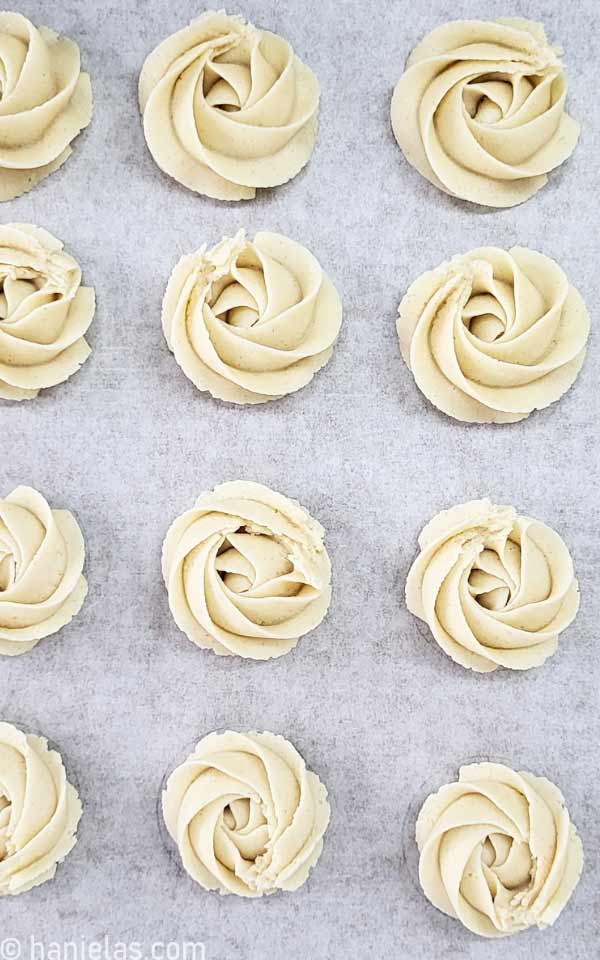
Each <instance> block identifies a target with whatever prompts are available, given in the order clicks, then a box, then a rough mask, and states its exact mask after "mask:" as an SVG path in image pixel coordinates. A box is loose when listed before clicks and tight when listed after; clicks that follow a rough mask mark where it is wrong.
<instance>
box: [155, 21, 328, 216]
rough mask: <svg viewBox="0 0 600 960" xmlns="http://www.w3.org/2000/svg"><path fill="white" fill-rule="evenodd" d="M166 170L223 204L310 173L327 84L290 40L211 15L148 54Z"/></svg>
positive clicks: (158, 146)
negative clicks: (321, 93)
mask: <svg viewBox="0 0 600 960" xmlns="http://www.w3.org/2000/svg"><path fill="white" fill-rule="evenodd" d="M139 101H140V110H141V112H142V115H143V120H144V134H145V136H146V142H147V144H148V147H149V149H150V152H151V154H152V156H153V157H154V159H155V161H156V163H157V164H158V166H159V167H160V168H161V169H162V170H164V171H165V173H168V174H169V175H170V176H172V177H174V178H175V180H178V181H179V183H181V184H183V185H184V186H185V187H188V188H189V189H190V190H195V191H196V192H197V193H200V194H204V195H206V196H208V197H214V198H215V199H217V200H248V199H251V198H252V197H254V196H255V194H256V190H257V188H261V187H275V186H278V185H279V184H281V183H285V182H286V181H287V180H290V179H291V178H292V177H295V176H296V174H297V173H298V172H299V171H300V170H301V169H302V167H303V166H304V165H305V164H306V163H307V162H308V159H309V157H310V155H311V153H312V151H313V148H314V145H315V140H316V136H317V115H318V107H319V84H318V82H317V79H316V77H315V75H314V74H313V72H312V71H311V70H310V69H309V68H308V67H307V66H306V65H305V64H304V63H302V61H301V60H300V59H299V58H298V57H297V56H295V54H294V52H293V50H292V48H291V46H290V45H289V43H288V42H287V41H286V40H284V39H283V38H282V37H279V36H277V35H276V34H273V33H269V32H268V31H266V30H259V29H257V28H256V27H253V26H252V24H250V23H246V22H245V21H244V20H243V19H242V18H241V17H239V16H227V14H226V13H225V11H224V10H220V11H218V12H214V11H209V12H207V13H204V14H202V16H201V17H198V19H197V20H193V21H192V23H190V24H189V25H188V26H187V27H184V28H183V30H179V31H178V32H177V33H174V34H173V35H172V36H171V37H168V39H166V40H164V41H163V42H162V43H160V44H159V45H158V47H156V49H155V50H153V52H152V53H151V54H150V55H149V56H148V57H147V58H146V62H145V63H144V66H143V69H142V72H141V74H140V82H139Z"/></svg>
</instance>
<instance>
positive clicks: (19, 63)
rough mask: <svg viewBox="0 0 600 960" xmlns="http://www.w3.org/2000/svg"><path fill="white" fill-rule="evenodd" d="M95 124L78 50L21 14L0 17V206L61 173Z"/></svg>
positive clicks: (87, 83) (6, 14)
mask: <svg viewBox="0 0 600 960" xmlns="http://www.w3.org/2000/svg"><path fill="white" fill-rule="evenodd" d="M91 119H92V88H91V84H90V78H89V76H88V75H87V73H82V72H81V66H80V58H79V47H78V46H77V44H76V43H74V42H73V41H72V40H67V39H66V37H59V36H58V35H57V34H56V33H55V32H54V30H50V29H49V28H48V27H34V25H33V24H32V23H31V21H30V20H28V19H27V17H23V16H21V14H20V13H8V12H6V11H3V12H1V13H0V201H3V200H12V199H13V198H14V197H18V196H20V195H21V194H22V193H25V192H26V191H27V190H31V188H32V187H34V186H35V185H36V183H39V181H40V180H43V179H44V178H45V177H47V176H48V175H49V174H50V173H53V172H54V171H55V170H58V168H59V167H60V166H62V164H63V163H64V162H65V160H66V159H67V158H68V157H69V156H70V155H71V152H72V150H71V143H72V141H73V140H74V139H75V137H76V136H77V134H78V133H80V132H81V130H83V129H84V127H87V125H88V123H89V122H90V120H91Z"/></svg>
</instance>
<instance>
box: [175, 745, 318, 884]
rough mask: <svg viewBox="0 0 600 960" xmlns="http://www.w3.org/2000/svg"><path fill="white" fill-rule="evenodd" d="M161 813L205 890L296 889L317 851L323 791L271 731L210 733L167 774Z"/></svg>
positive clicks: (299, 759)
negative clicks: (183, 760)
mask: <svg viewBox="0 0 600 960" xmlns="http://www.w3.org/2000/svg"><path fill="white" fill-rule="evenodd" d="M163 813H164V818H165V823H166V825H167V828H168V830H169V833H170V834H171V837H172V838H173V840H174V841H175V843H176V844H177V846H178V848H179V853H180V855H181V859H182V862H183V866H184V867H185V869H186V870H187V872H188V873H189V874H190V876H191V877H192V878H193V879H194V880H195V881H196V882H197V883H199V884H200V886H202V887H203V888H204V889H205V890H218V891H219V892H220V893H222V894H227V893H235V894H237V895H238V896H240V897H260V896H262V895H263V894H269V893H275V892H276V891H277V890H288V891H290V890H297V889H298V887H300V886H301V885H302V884H303V883H304V882H305V880H306V879H307V877H308V874H309V871H310V869H311V867H313V866H314V865H315V863H316V862H317V860H318V859H319V857H320V855H321V851H322V849H323V834H324V833H325V830H326V829H327V824H328V823H329V804H328V803H327V790H326V789H325V787H324V786H323V784H322V783H321V781H320V780H319V778H318V777H317V775H316V774H314V773H312V772H311V771H310V770H307V769H306V764H305V763H304V760H303V759H302V757H301V756H300V754H299V753H298V751H297V750H296V749H295V748H294V747H293V746H292V744H291V743H289V742H288V741H287V740H284V738H283V737H280V736H275V735H274V734H272V733H234V732H232V731H227V732H226V733H211V734H209V735H208V736H207V737H204V739H203V740H201V741H200V743H199V744H198V745H197V747H196V749H195V750H194V752H193V753H192V754H191V755H190V756H189V757H188V759H187V760H186V761H185V763H183V764H181V766H180V767H177V769H176V770H175V771H174V772H173V773H172V774H171V776H170V777H169V780H168V782H167V788H166V790H165V791H164V792H163Z"/></svg>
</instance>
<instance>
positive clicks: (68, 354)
mask: <svg viewBox="0 0 600 960" xmlns="http://www.w3.org/2000/svg"><path fill="white" fill-rule="evenodd" d="M0 103H1V101H0ZM94 310H95V297H94V291H93V289H92V288H91V287H82V286H81V269H80V267H79V264H78V263H77V262H76V261H75V260H74V259H73V257H71V256H69V254H67V253H65V252H64V250H63V245H62V243H61V242H60V240H57V239H56V238H55V237H53V236H52V235H51V234H50V233H48V232H47V231H46V230H42V229H41V228H40V227H34V226H32V225H31V224H30V223H7V224H2V225H0V399H3V400H29V399H31V398H32V397H35V396H37V394H38V392H39V390H41V389H42V388H44V387H53V386H55V385H56V384H57V383H62V382H63V381H64V380H67V379H68V378H69V377H70V376H71V375H72V374H73V373H75V372H76V371H77V370H79V367H80V366H81V365H82V364H83V363H84V362H85V360H87V358H88V356H89V355H90V352H91V351H90V348H89V346H88V343H87V341H86V339H85V333H86V331H87V329H88V327H89V325H90V324H91V322H92V319H93V316H94Z"/></svg>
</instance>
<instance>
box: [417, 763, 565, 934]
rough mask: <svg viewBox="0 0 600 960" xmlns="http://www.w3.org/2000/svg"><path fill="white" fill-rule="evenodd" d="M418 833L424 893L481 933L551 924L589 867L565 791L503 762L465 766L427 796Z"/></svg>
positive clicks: (474, 931) (509, 930) (471, 929)
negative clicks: (585, 866) (571, 818)
mask: <svg viewBox="0 0 600 960" xmlns="http://www.w3.org/2000/svg"><path fill="white" fill-rule="evenodd" d="M416 834H417V845H418V847H419V851H420V854H421V856H420V861H419V879H420V881H421V886H422V887H423V891H424V893H425V896H426V897H427V899H428V900H430V901H431V903H432V904H433V905H434V906H435V907H437V908H438V910H441V911H442V912H443V913H446V914H447V915H448V916H450V917H453V918H455V919H458V920H460V922H461V923H462V924H463V925H464V926H465V927H466V928H467V929H468V930H470V931H471V932H472V933H476V934H478V935H479V936H481V937H506V936H510V934H514V933H518V932H519V931H520V930H526V929H527V928H528V927H533V926H537V927H539V928H540V929H543V928H544V927H547V926H550V925H551V924H553V923H554V921H555V920H556V919H557V917H558V915H559V914H560V912H561V910H562V909H563V908H564V907H565V905H566V903H567V901H568V900H569V898H570V896H571V894H572V893H573V890H574V889H575V887H576V886H577V883H578V881H579V877H580V875H581V870H582V866H583V848H582V845H581V840H580V839H579V836H578V835H577V831H576V830H575V827H574V826H573V824H572V823H571V820H570V817H569V813H568V811H567V809H566V807H565V801H564V798H563V796H562V794H561V793H560V791H559V790H558V789H557V788H556V787H555V786H554V784H553V783H550V781H549V780H546V779H545V777H535V776H533V774H531V773H524V772H520V773H516V772H515V771H514V770H511V769H510V767H506V766H504V765H502V764H499V763H474V764H470V765H469V766H465V767H461V769H460V772H459V778H458V782H456V783H450V784H447V785H446V786H444V787H442V788H441V789H440V790H438V792H437V793H434V794H432V795H431V796H430V797H428V798H427V800H426V801H425V803H424V804H423V807H422V809H421V812H420V814H419V817H418V820H417V831H416Z"/></svg>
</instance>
